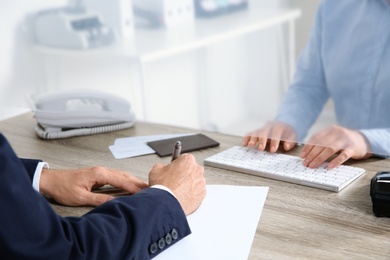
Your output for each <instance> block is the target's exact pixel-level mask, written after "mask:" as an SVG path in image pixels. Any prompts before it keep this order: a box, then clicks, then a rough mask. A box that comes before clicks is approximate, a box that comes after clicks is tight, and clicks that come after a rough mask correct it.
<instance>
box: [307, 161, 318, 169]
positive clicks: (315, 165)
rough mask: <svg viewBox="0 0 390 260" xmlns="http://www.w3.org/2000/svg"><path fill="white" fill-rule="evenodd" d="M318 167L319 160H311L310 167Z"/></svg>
mask: <svg viewBox="0 0 390 260" xmlns="http://www.w3.org/2000/svg"><path fill="white" fill-rule="evenodd" d="M316 167H317V162H311V163H310V165H309V168H316Z"/></svg>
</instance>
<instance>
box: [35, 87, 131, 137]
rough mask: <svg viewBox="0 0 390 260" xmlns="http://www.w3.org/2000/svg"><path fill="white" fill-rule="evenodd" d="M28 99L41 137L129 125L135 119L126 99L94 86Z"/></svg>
mask: <svg viewBox="0 0 390 260" xmlns="http://www.w3.org/2000/svg"><path fill="white" fill-rule="evenodd" d="M30 102H31V103H32V104H31V105H32V110H33V114H34V116H35V118H36V119H37V121H38V129H36V130H37V133H38V135H39V136H41V137H42V138H45V139H55V138H64V137H70V136H75V135H87V134H96V133H102V132H108V131H114V130H119V129H123V128H128V127H131V126H133V125H134V121H135V116H134V113H133V112H132V110H131V106H130V103H129V102H128V101H127V100H126V99H124V98H122V97H119V96H116V95H113V94H108V93H105V92H98V91H95V90H73V91H66V92H58V93H53V94H43V95H40V96H35V97H34V96H31V99H30ZM38 131H39V132H38ZM42 131H43V132H44V133H42ZM58 133H62V134H58ZM42 135H44V136H42ZM50 135H51V136H53V137H54V138H49V136H50ZM62 136H63V137H62Z"/></svg>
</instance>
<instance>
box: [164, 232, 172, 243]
mask: <svg viewBox="0 0 390 260" xmlns="http://www.w3.org/2000/svg"><path fill="white" fill-rule="evenodd" d="M165 243H167V244H168V245H170V244H171V243H172V236H171V234H169V233H168V234H167V235H166V236H165Z"/></svg>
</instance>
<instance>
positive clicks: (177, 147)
mask: <svg viewBox="0 0 390 260" xmlns="http://www.w3.org/2000/svg"><path fill="white" fill-rule="evenodd" d="M180 153H181V142H180V141H176V144H175V147H174V148H173V153H172V160H171V162H173V161H174V160H175V159H176V158H177V157H179V155H180Z"/></svg>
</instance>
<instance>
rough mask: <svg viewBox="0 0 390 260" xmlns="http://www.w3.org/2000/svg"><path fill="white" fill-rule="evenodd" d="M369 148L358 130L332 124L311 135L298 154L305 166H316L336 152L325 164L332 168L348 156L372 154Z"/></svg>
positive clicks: (359, 157)
mask: <svg viewBox="0 0 390 260" xmlns="http://www.w3.org/2000/svg"><path fill="white" fill-rule="evenodd" d="M369 150H370V146H369V144H368V142H367V140H366V139H365V138H364V136H363V135H362V134H361V133H360V132H358V131H354V130H350V129H347V128H344V127H340V126H336V125H334V126H330V127H328V128H325V129H324V130H322V131H320V132H318V133H316V134H315V135H313V136H312V137H311V138H310V139H309V141H308V144H306V145H305V146H304V147H303V148H302V150H301V153H300V155H299V156H300V157H301V158H303V159H304V161H303V164H304V165H305V166H307V167H310V168H317V167H318V166H320V165H321V164H322V163H324V162H325V161H326V160H327V159H329V158H330V157H331V156H333V155H335V154H338V155H337V156H336V157H335V158H334V159H333V160H331V161H330V162H329V164H328V166H327V167H328V168H330V169H332V168H335V167H337V166H339V165H341V164H342V163H344V162H345V161H346V160H348V159H349V158H353V159H364V158H368V157H370V156H372V154H370V153H369Z"/></svg>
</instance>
